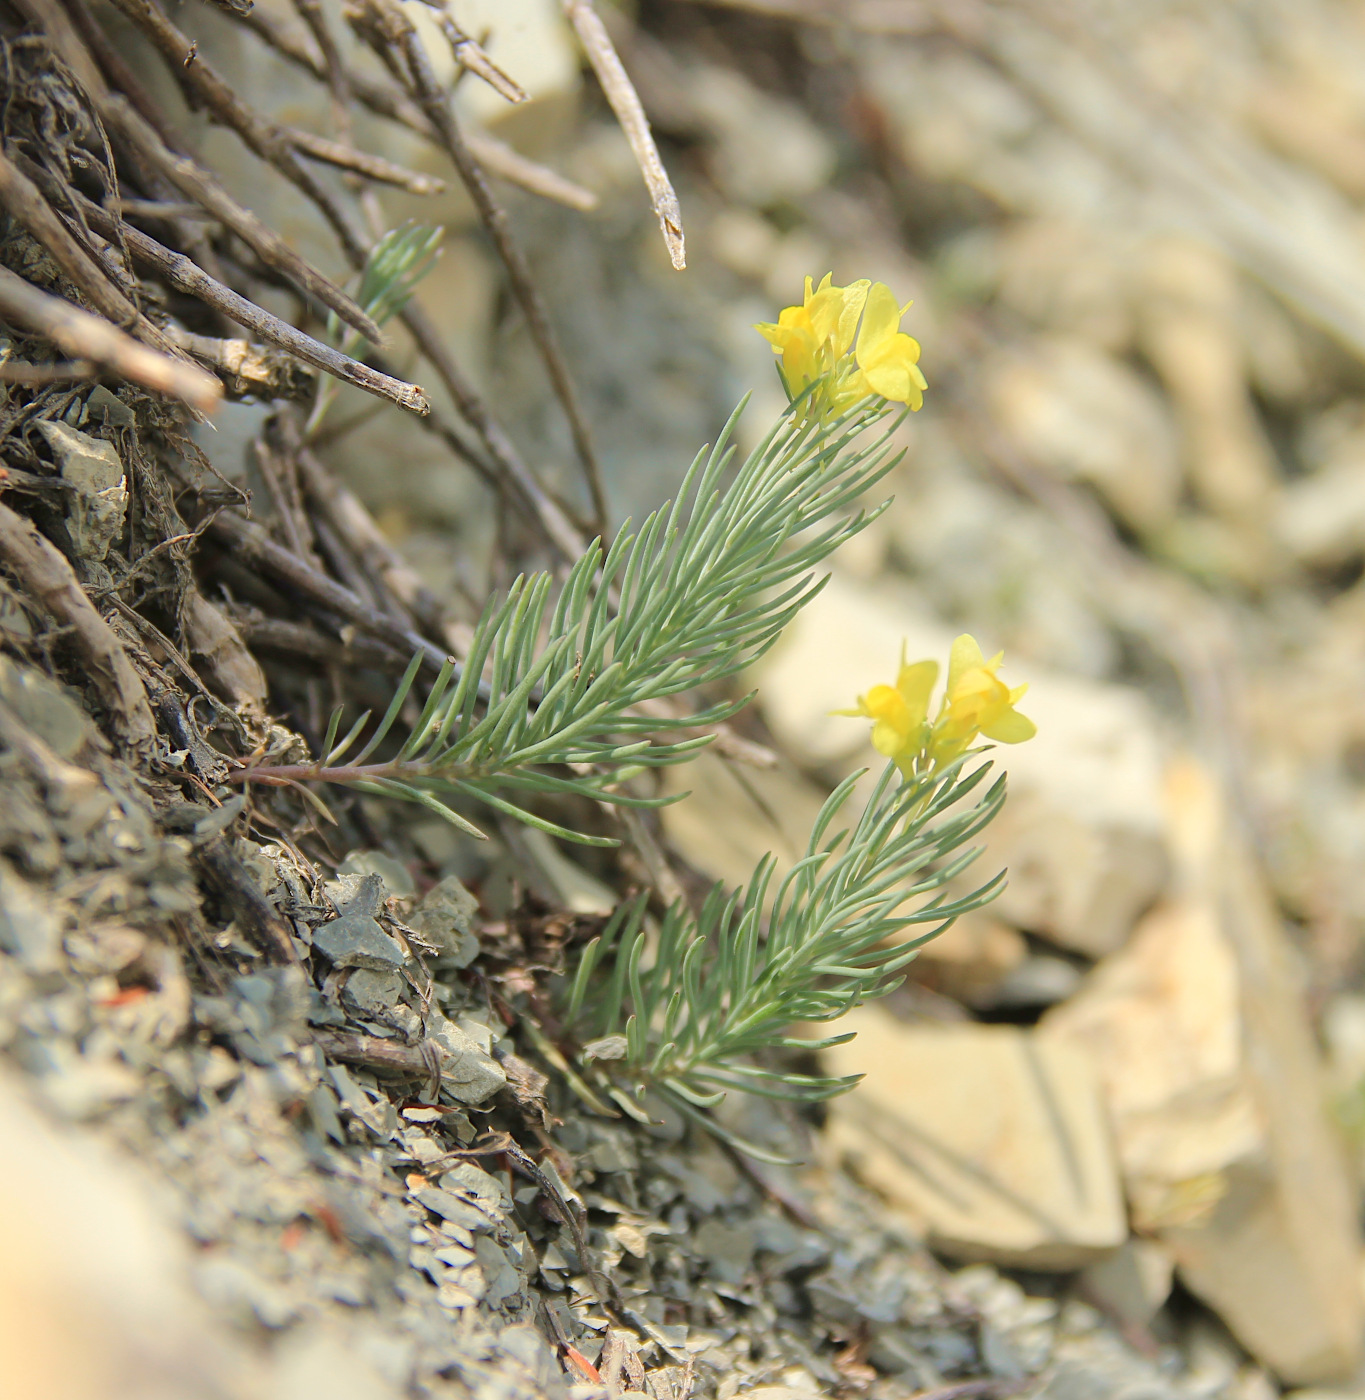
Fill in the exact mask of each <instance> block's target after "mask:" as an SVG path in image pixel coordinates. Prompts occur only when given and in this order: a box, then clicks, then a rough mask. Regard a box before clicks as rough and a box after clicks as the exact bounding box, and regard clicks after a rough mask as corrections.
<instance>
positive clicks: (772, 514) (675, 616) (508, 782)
mask: <svg viewBox="0 0 1365 1400" xmlns="http://www.w3.org/2000/svg"><path fill="white" fill-rule="evenodd" d="M742 409H743V405H741V407H740V409H737V410H736V412H735V414H734V416H733V417H732V418H731V420H730V422H729V424H727V426H726V429H725V431H724V433H722V435H721V438H720V440H719V441H718V443H717V444H716V446H715V447H714V448H713V449H711V450H710V451H703V452H702V453H700V454H698V456H697V458H696V460H695V461H694V462H693V463H692V466H691V468H690V470H689V471H688V473H687V476H686V478H685V479H684V481H683V484H682V488H681V490H680V491H679V495H678V500H677V501H676V502H675V503H673V504H672V505H666V506H665V507H664V508H662V509H661V510H658V511H656V512H654V513H653V514H652V515H650V516H649V517H648V518H647V519H646V520H645V521H644V523H643V524H642V525H641V526H640V528H639V529H638V530H636V529H634V528H632V527H631V525H630V524H629V522H628V523H627V524H626V526H625V527H624V528H623V529H622V530H621V532H620V534H619V535H618V536H617V537H616V540H615V542H614V543H613V544H612V545H611V547H610V548H609V549H606V550H604V549H603V547H602V545H601V543H600V542H595V543H594V544H593V545H591V546H590V547H589V549H588V550H587V552H586V553H585V554H584V555H583V556H582V558H580V559H579V560H578V562H577V563H576V564H575V565H574V567H573V568H572V569H571V570H570V572H569V575H568V577H567V579H566V580H565V581H564V583H563V585H562V587H560V589H559V591H558V595H557V597H556V596H555V594H554V587H553V580H552V578H551V577H550V575H548V574H535V575H531V576H529V577H522V578H518V579H517V580H516V581H515V582H514V583H513V585H512V586H511V588H510V589H509V590H508V591H507V593H506V595H505V596H504V597H502V598H494V599H493V600H492V601H491V602H490V603H489V604H488V606H487V607H486V608H485V610H484V613H483V616H482V617H481V618H480V620H479V622H478V625H477V626H476V627H475V629H474V636H473V641H472V643H471V646H470V649H469V653H468V655H467V657H466V658H465V661H464V663H463V665H457V664H456V663H455V662H454V661H449V662H447V664H446V666H445V667H444V669H443V670H442V671H441V673H440V675H439V676H438V677H437V678H436V680H435V683H434V684H433V685H432V687H431V689H430V690H429V691H428V693H427V695H426V697H425V701H424V703H423V707H422V711H421V716H420V718H419V719H418V721H417V723H416V724H415V725H414V726H413V727H412V728H411V729H410V730H409V731H408V732H407V733H406V735H404V736H402V737H401V739H399V740H398V741H397V743H396V746H395V747H394V749H393V751H392V752H391V753H390V754H389V755H388V756H387V757H384V758H381V759H375V757H374V755H375V754H376V753H377V752H378V751H379V750H380V749H381V747H382V746H383V745H385V743H386V742H391V739H390V736H391V735H393V734H394V730H395V727H396V725H397V723H398V717H399V715H400V713H401V712H402V709H403V706H404V705H405V703H406V702H407V699H408V697H409V695H411V694H412V692H413V689H414V687H415V685H416V682H417V676H418V670H419V666H420V658H414V660H413V662H412V664H411V665H410V666H409V668H408V671H407V674H406V675H405V676H404V678H403V681H402V682H401V684H400V685H399V687H398V690H397V691H396V692H395V694H394V697H393V699H392V701H391V703H390V704H389V706H388V709H387V710H386V712H385V713H384V715H383V716H382V718H381V719H380V721H379V723H378V725H377V726H375V727H374V729H373V730H372V732H371V733H370V734H369V736H368V738H367V739H366V741H365V743H364V745H363V747H361V748H360V749H359V750H358V751H357V752H354V753H353V752H352V751H353V750H354V749H355V746H356V745H357V744H358V743H359V741H360V738H361V735H362V734H363V733H364V732H365V729H366V726H367V725H368V722H369V716H368V715H362V716H360V718H359V719H357V720H356V722H355V723H354V724H353V725H352V726H351V728H350V730H349V732H348V733H346V734H345V735H344V736H342V737H340V738H339V737H338V734H339V730H340V714H339V713H338V714H336V715H334V716H333V718H332V724H331V728H330V729H329V731H328V734H327V737H326V740H325V742H324V744H323V750H322V754H321V755H320V757H319V760H318V762H317V763H314V764H289V765H280V766H269V767H267V766H257V767H253V768H245V769H242V770H240V772H239V773H238V774H237V775H235V776H236V777H237V779H238V780H239V781H267V782H282V781H289V782H325V783H341V784H345V785H347V786H350V787H356V788H360V789H362V790H364V791H368V792H376V793H382V794H385V795H387V796H390V797H397V798H402V799H405V800H407V801H411V802H419V803H423V804H425V805H426V806H429V807H432V808H434V809H435V810H437V811H438V812H440V813H441V814H442V815H443V816H445V817H447V818H448V819H449V820H451V821H453V822H455V823H456V824H457V825H459V826H461V827H463V828H464V829H465V830H468V831H471V832H473V834H475V835H481V834H482V833H480V832H479V831H478V830H477V828H475V827H473V826H472V825H471V823H470V822H469V821H468V819H467V818H465V817H464V816H462V815H461V814H459V813H458V812H456V811H455V810H454V809H453V808H452V807H451V806H450V802H451V801H452V800H453V799H455V798H457V797H461V796H463V797H469V798H474V799H477V800H478V801H479V802H481V803H483V804H485V805H486V806H489V807H491V808H493V809H494V810H496V811H499V812H502V813H505V814H507V815H510V816H513V817H515V818H517V819H518V820H520V821H524V822H527V823H529V824H530V825H532V826H536V827H539V828H540V829H541V830H543V831H546V832H549V833H550V834H552V835H555V836H561V837H565V838H567V839H569V840H574V841H581V842H586V843H589V844H598V845H611V844H615V843H614V842H611V841H609V840H608V839H607V838H603V837H594V836H589V835H584V834H582V833H580V832H575V831H571V830H568V829H566V828H565V827H563V826H561V825H559V824H557V823H554V822H552V821H550V820H548V819H547V818H546V817H544V816H543V815H541V814H538V813H537V812H535V811H533V810H531V809H530V808H528V807H527V806H525V805H524V803H525V801H526V800H527V799H529V798H533V797H535V796H537V795H539V796H562V795H577V796H580V797H588V798H593V799H597V800H599V801H606V802H612V803H618V804H622V805H634V806H651V805H658V803H659V802H660V801H661V800H663V799H659V798H656V797H650V796H640V795H638V794H634V793H632V792H631V791H629V789H628V786H627V785H628V783H629V780H630V779H631V778H632V777H633V776H634V775H636V774H638V773H639V772H640V771H641V770H643V769H646V768H657V767H662V766H665V765H668V764H675V763H680V762H682V761H684V760H685V759H687V758H689V757H690V756H691V755H692V754H693V753H695V752H696V751H697V749H699V748H700V747H702V746H703V745H705V744H707V743H708V742H709V741H710V739H711V737H712V735H711V733H710V732H709V730H710V729H711V728H713V727H714V726H715V725H716V724H718V723H720V722H721V721H723V720H724V719H726V718H727V717H729V716H730V715H732V714H733V713H734V712H735V711H736V710H738V709H739V708H740V707H741V706H742V705H743V704H744V703H745V700H744V699H738V700H734V699H721V700H716V701H714V702H712V703H711V704H708V705H705V706H704V707H703V708H702V709H700V710H698V711H696V712H691V713H678V712H676V711H675V710H673V709H671V708H665V707H664V706H663V704H662V703H661V702H665V701H668V700H670V699H671V698H672V697H674V696H679V695H682V694H684V693H685V692H689V691H694V690H697V689H699V688H702V687H705V686H708V685H712V684H714V683H716V682H718V681H721V680H724V679H726V678H727V677H729V676H732V675H734V674H735V673H736V672H737V671H739V670H741V669H742V668H743V667H744V666H746V665H748V664H749V663H750V662H751V661H753V660H754V659H755V658H756V657H758V656H759V655H761V654H762V653H763V652H764V651H765V650H766V649H767V648H768V647H769V646H771V645H772V643H773V642H774V641H776V640H777V637H778V636H779V634H780V633H781V631H782V629H783V628H784V627H785V626H786V624H787V623H788V621H790V619H791V618H792V617H793V616H794V615H795V613H796V612H797V611H798V610H799V609H800V608H801V607H802V606H803V605H804V604H805V603H807V602H808V601H809V600H810V599H811V598H812V597H813V596H814V595H815V593H816V592H818V591H819V589H820V588H821V587H822V581H821V580H818V579H815V578H814V577H812V575H811V569H812V567H813V566H814V565H816V564H818V563H819V562H820V561H821V560H822V559H824V558H825V557H826V556H828V555H829V554H830V553H831V552H832V551H834V550H835V549H837V548H838V547H839V545H840V544H842V543H843V542H844V541H845V540H846V539H848V538H849V537H850V536H851V535H853V534H856V533H857V532H858V531H859V530H860V529H862V528H863V526H864V525H865V524H866V523H867V521H868V520H869V519H870V518H871V516H870V515H869V514H868V513H867V512H864V511H860V510H856V509H854V508H855V506H856V502H857V501H858V499H859V498H860V497H861V496H862V495H863V494H864V493H865V492H866V491H868V490H869V489H870V488H871V487H872V486H873V485H875V484H876V482H877V481H878V480H880V479H881V477H882V476H884V475H885V473H886V472H887V471H888V470H890V468H891V466H892V465H893V464H894V457H893V454H892V450H891V444H890V440H889V433H882V434H879V435H878V437H877V438H876V439H875V440H874V441H873V442H872V443H871V445H869V446H867V447H864V448H856V447H855V446H854V443H855V439H856V438H857V437H858V436H859V435H860V434H861V433H863V432H864V430H866V429H867V428H869V427H872V426H873V425H875V424H878V423H883V422H884V420H885V419H887V417H888V412H887V409H886V407H885V405H884V404H881V403H875V402H873V403H868V402H864V404H863V405H861V406H860V407H859V408H857V409H856V410H854V411H852V412H850V413H847V414H845V415H843V416H842V417H840V418H838V419H836V420H833V421H830V422H824V421H820V420H814V419H811V420H808V421H804V422H803V421H800V418H799V416H798V415H797V414H796V413H793V412H791V411H789V412H787V413H786V414H784V415H783V417H782V418H781V419H780V420H779V421H778V423H777V424H776V426H775V427H774V428H773V430H772V432H771V433H769V435H768V437H767V438H766V439H765V440H764V441H763V442H762V443H761V444H760V445H759V446H758V447H757V448H756V449H755V450H754V451H753V452H752V453H751V454H750V456H749V458H748V460H747V461H746V462H744V464H743V465H742V466H741V467H740V468H739V470H738V472H737V473H736V475H735V477H734V479H733V481H732V482H730V484H729V485H728V486H727V485H723V484H722V483H723V481H724V477H725V474H726V471H727V468H728V467H729V465H730V462H731V458H732V455H733V453H732V451H731V449H730V447H729V445H728V444H729V439H730V436H731V434H732V432H733V429H734V426H735V423H736V421H737V419H738V416H739V413H740V412H741V411H742ZM850 510H852V511H853V513H852V514H851V515H849V516H847V517H845V515H844V513H845V512H847V511H850ZM873 514H875V512H873ZM698 731H700V732H698ZM348 756H349V757H348ZM509 794H515V795H516V796H517V797H518V799H519V800H518V801H515V802H514V801H512V800H511V798H510V796H509Z"/></svg>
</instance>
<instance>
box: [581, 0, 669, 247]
mask: <svg viewBox="0 0 1365 1400" xmlns="http://www.w3.org/2000/svg"><path fill="white" fill-rule="evenodd" d="M561 4H562V5H563V7H564V13H565V14H566V15H567V16H568V19H569V23H570V24H571V25H573V30H574V33H575V34H577V35H578V42H579V43H580V44H582V45H583V51H584V53H586V54H587V55H588V62H589V63H591V64H592V71H593V72H594V73H596V74H597V81H598V82H599V83H601V84H602V91H603V92H604V93H605V94H606V98H607V101H608V102H609V103H610V104H611V110H612V111H613V112H615V113H616V120H617V121H618V122H620V124H621V130H622V131H624V132H625V134H626V140H627V141H629V142H630V149H631V152H632V153H633V154H634V156H635V160H636V163H637V164H638V165H639V167H640V174H641V175H643V176H644V180H645V188H646V189H648V191H649V199H650V203H651V204H653V206H654V213H655V214H656V215H657V216H658V219H659V228H660V229H661V230H662V232H663V236H664V243H665V244H666V245H667V247H668V256H669V259H670V260H671V261H672V263H673V266H674V267H675V268H676V269H677V270H678V271H679V272H681V271H682V270H683V268H685V267H686V266H687V246H686V242H685V240H684V237H683V225H682V209H681V208H680V207H679V205H678V196H677V194H676V193H675V191H674V189H673V182H672V181H671V180H670V179H669V178H668V171H667V170H665V169H664V163H663V161H662V160H661V159H660V157H659V148H658V146H657V145H655V143H654V136H653V133H652V132H651V131H650V129H649V118H648V117H647V116H645V109H644V107H643V105H642V104H641V102H640V98H639V94H637V93H636V91H635V85H634V84H633V83H632V82H631V81H630V75H629V74H628V73H627V72H626V70H625V66H624V65H623V64H622V62H621V58H620V55H619V54H617V52H616V48H615V46H614V45H613V44H612V42H611V36H610V35H609V34H608V33H607V28H606V25H604V24H603V23H602V20H601V17H600V16H599V15H598V13H597V11H596V10H595V9H594V8H593V6H592V0H561Z"/></svg>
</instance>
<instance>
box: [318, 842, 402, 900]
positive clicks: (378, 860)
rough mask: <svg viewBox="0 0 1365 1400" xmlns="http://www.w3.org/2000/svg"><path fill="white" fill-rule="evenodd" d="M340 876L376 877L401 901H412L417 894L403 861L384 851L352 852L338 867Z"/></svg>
mask: <svg viewBox="0 0 1365 1400" xmlns="http://www.w3.org/2000/svg"><path fill="white" fill-rule="evenodd" d="M337 874H338V875H359V876H361V877H362V878H363V877H364V876H367V875H375V876H378V878H379V879H380V880H381V881H382V882H383V884H384V888H385V889H387V890H388V892H389V893H390V894H392V895H397V896H398V898H399V899H410V898H411V897H412V896H413V895H414V894H416V893H417V890H416V887H415V886H414V885H413V883H412V876H411V875H410V874H409V873H408V871H407V868H406V867H405V866H404V865H403V863H402V862H401V861H397V860H395V859H394V858H393V857H392V856H391V855H388V854H387V853H386V852H384V851H352V852H351V853H350V855H348V856H347V857H346V859H345V860H343V861H342V862H341V864H340V865H339V866H337Z"/></svg>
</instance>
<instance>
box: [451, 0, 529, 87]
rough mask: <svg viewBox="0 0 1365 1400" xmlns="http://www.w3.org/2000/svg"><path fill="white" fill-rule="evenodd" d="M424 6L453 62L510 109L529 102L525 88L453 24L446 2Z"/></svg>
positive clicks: (479, 45) (480, 45)
mask: <svg viewBox="0 0 1365 1400" xmlns="http://www.w3.org/2000/svg"><path fill="white" fill-rule="evenodd" d="M427 4H428V5H429V6H430V7H431V8H432V9H434V10H435V11H436V23H437V24H438V25H439V26H440V29H441V33H442V34H444V35H445V38H446V42H447V43H448V44H449V45H450V52H451V53H452V54H453V55H454V58H455V62H456V63H458V64H459V65H460V67H461V68H464V69H467V70H468V71H469V72H471V73H473V74H474V76H475V77H476V78H482V79H483V81H484V82H486V83H487V84H488V86H489V87H491V88H492V89H493V91H494V92H496V93H497V94H498V96H499V97H502V98H506V100H507V101H508V102H510V103H512V104H513V106H515V105H517V104H518V103H521V102H525V101H527V100H528V99H527V96H526V89H525V88H523V87H522V85H521V84H520V83H519V82H517V81H516V80H515V79H514V78H510V77H508V75H507V74H506V73H504V72H503V71H502V69H501V68H499V67H498V65H497V64H496V63H494V62H493V60H492V59H491V58H489V56H488V55H487V54H486V53H485V52H484V49H483V45H482V44H477V43H475V42H474V40H473V39H471V38H470V37H469V35H468V34H466V33H465V32H464V30H463V29H461V28H460V26H459V25H458V24H456V23H455V20H454V17H453V16H452V15H451V13H450V11H449V9H447V8H446V0H427Z"/></svg>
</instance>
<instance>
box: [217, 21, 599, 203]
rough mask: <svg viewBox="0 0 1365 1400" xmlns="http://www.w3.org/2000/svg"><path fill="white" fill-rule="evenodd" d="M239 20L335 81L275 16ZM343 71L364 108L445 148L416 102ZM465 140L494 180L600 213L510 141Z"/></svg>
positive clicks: (473, 136) (481, 135) (589, 195)
mask: <svg viewBox="0 0 1365 1400" xmlns="http://www.w3.org/2000/svg"><path fill="white" fill-rule="evenodd" d="M304 3H305V4H306V3H307V0H304ZM240 18H241V20H242V22H243V23H244V24H245V25H246V26H247V28H249V29H250V30H251V31H252V32H253V33H254V34H255V35H257V37H258V38H260V39H261V40H262V41H263V42H264V43H266V44H268V45H269V46H270V47H271V48H273V49H275V50H276V51H277V52H278V53H279V54H280V55H281V56H282V57H284V58H286V59H288V60H289V62H290V63H292V64H294V65H295V67H297V68H301V69H303V70H304V72H306V73H311V74H312V75H313V76H314V77H316V78H323V79H328V80H329V81H330V77H329V75H330V63H329V60H328V59H326V58H325V57H322V56H319V54H317V53H314V52H312V51H311V50H310V49H309V47H308V45H307V44H306V43H305V42H304V41H303V40H302V39H301V38H300V36H298V35H297V34H293V33H291V32H290V31H289V29H288V28H287V27H286V26H285V25H283V24H281V23H280V22H279V20H278V19H276V18H275V17H274V16H273V15H270V14H268V13H266V12H265V11H263V10H253V11H252V12H251V13H250V14H249V15H242V16H240ZM311 27H312V26H311V25H310V28H311ZM315 33H316V31H315ZM338 68H339V71H340V75H341V78H342V80H343V81H344V83H345V90H346V91H347V92H348V93H350V94H351V95H352V96H354V98H355V100H356V101H357V102H359V103H360V104H361V105H362V106H364V107H368V108H369V110H370V111H372V112H373V113H375V115H376V116H380V117H384V118H385V119H387V120H388V121H392V122H397V123H398V124H399V125H400V126H405V127H407V128H408V129H409V130H410V131H415V132H417V133H418V134H419V135H421V136H424V137H426V139H427V140H428V141H430V142H432V143H433V144H434V145H439V144H440V141H439V139H438V137H437V136H436V133H435V132H434V131H433V130H432V129H431V123H430V122H429V121H427V119H426V117H425V116H424V115H423V114H422V109H421V108H420V107H418V106H417V104H416V103H415V102H413V101H411V100H410V99H409V98H407V97H405V96H404V95H403V94H402V93H400V92H394V91H393V90H392V89H391V88H388V87H385V86H384V84H383V83H379V82H376V81H375V80H374V79H373V78H370V77H369V76H368V75H366V74H364V73H357V72H356V71H355V70H354V69H351V68H345V67H342V66H341V65H340V61H339V60H338ZM464 135H465V141H466V142H467V144H468V146H469V149H470V151H471V152H473V155H474V158H475V160H477V161H478V162H479V164H480V165H482V166H483V167H484V169H485V170H487V172H488V173H489V174H490V175H493V176H496V177H497V178H498V179H500V180H506V181H507V182H508V184H512V185H519V186H521V188H522V189H524V190H529V191H530V192H531V193H532V194H538V195H541V196H542V197H543V198H545V199H553V200H554V201H555V202H556V203H558V204H564V205H567V206H568V207H569V208H570V209H579V210H583V211H586V210H589V209H596V208H597V203H598V200H597V196H596V195H595V194H593V192H592V191H591V190H587V189H584V188H583V186H582V185H576V184H575V183H574V182H573V181H572V180H569V179H566V178H565V177H564V176H563V175H560V174H559V173H558V172H557V171H554V170H551V169H549V167H548V166H544V165H541V164H539V163H538V162H536V161H533V160H530V159H528V158H527V157H526V156H524V155H522V154H521V153H520V152H519V151H514V150H513V149H512V147H511V146H509V145H507V144H506V143H505V142H502V141H499V140H498V139H497V137H495V136H489V135H488V133H487V132H483V131H467V132H465V134H464Z"/></svg>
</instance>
